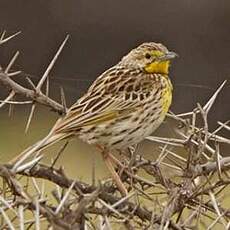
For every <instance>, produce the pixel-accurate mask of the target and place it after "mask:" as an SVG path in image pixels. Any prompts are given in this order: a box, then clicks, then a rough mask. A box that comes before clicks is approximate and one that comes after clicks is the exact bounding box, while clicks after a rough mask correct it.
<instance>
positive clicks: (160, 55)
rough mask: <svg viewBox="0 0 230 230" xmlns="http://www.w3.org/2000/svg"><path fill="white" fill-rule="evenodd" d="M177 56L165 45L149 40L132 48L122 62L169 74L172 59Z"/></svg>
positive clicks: (144, 69)
mask: <svg viewBox="0 0 230 230" xmlns="http://www.w3.org/2000/svg"><path fill="white" fill-rule="evenodd" d="M176 56H177V54H176V53H174V52H171V51H168V49H167V48H166V47H165V46H164V45H162V44H160V43H154V42H148V43H143V44H141V45H140V46H138V47H137V48H135V49H133V50H131V51H130V52H129V53H128V54H127V55H126V56H124V57H123V58H122V60H121V62H120V63H121V64H124V65H129V66H130V67H133V68H141V69H143V71H145V72H147V73H159V74H168V70H169V66H170V61H171V59H173V58H175V57H176Z"/></svg>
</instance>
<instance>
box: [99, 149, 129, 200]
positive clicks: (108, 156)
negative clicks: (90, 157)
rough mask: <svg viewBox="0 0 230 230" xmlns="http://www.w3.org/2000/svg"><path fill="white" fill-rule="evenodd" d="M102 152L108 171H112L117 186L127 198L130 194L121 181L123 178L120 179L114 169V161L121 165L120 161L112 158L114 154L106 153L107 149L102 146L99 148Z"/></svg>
mask: <svg viewBox="0 0 230 230" xmlns="http://www.w3.org/2000/svg"><path fill="white" fill-rule="evenodd" d="M98 147H99V148H100V149H101V150H102V151H101V153H102V157H103V159H104V161H105V164H106V166H107V168H108V170H109V171H110V174H111V176H112V178H113V180H114V182H115V183H116V185H117V188H118V189H119V191H120V192H121V194H122V195H123V196H127V194H128V192H127V190H126V188H125V186H124V184H123V183H122V181H121V178H120V177H119V175H118V174H117V172H116V170H115V169H114V167H113V164H112V161H113V162H115V163H117V164H118V162H119V165H120V164H121V162H120V161H118V160H117V159H116V158H115V157H113V156H112V154H110V153H109V152H107V151H106V149H103V148H102V147H101V146H98Z"/></svg>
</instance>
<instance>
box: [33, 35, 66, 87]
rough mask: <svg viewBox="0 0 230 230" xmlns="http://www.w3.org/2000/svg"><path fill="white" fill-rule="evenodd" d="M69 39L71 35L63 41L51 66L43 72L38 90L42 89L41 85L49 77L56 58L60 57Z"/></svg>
mask: <svg viewBox="0 0 230 230" xmlns="http://www.w3.org/2000/svg"><path fill="white" fill-rule="evenodd" d="M68 39H69V35H67V36H66V38H65V40H64V41H63V42H62V44H61V46H60V47H59V49H58V51H57V53H56V54H55V56H54V58H53V59H52V61H51V62H50V64H49V66H48V67H47V69H46V71H45V73H44V74H43V76H42V78H41V80H40V81H39V82H38V85H37V87H36V89H37V90H38V91H40V90H41V87H42V85H43V83H44V82H45V80H46V78H47V77H48V74H49V73H50V71H51V69H52V68H53V66H54V64H55V62H56V60H57V59H58V56H59V55H60V53H61V51H62V49H63V48H64V46H65V44H66V42H67V40H68Z"/></svg>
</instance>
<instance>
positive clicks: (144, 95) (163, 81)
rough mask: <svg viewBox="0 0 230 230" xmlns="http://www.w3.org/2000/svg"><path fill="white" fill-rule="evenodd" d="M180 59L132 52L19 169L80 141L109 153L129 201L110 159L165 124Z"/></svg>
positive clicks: (147, 48)
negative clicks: (63, 143)
mask: <svg viewBox="0 0 230 230" xmlns="http://www.w3.org/2000/svg"><path fill="white" fill-rule="evenodd" d="M175 57H176V54H175V53H174V52H169V51H168V49H167V48H166V47H165V46H164V45H162V44H160V43H154V42H149V43H143V44H141V45H140V46H138V47H137V48H135V49H133V50H131V51H130V52H129V53H128V54H127V55H125V56H124V57H123V58H122V59H121V61H120V62H119V63H118V64H116V65H115V66H113V67H111V68H110V69H108V70H106V71H105V72H104V73H102V74H101V75H100V76H99V77H98V78H97V79H96V80H95V81H94V82H93V84H92V85H91V86H90V87H89V89H88V91H87V92H86V93H85V95H84V96H83V97H81V98H80V99H78V100H77V102H76V103H75V104H73V105H72V106H71V107H70V108H69V109H68V111H67V113H66V114H65V115H64V116H63V117H61V118H60V119H59V120H58V121H57V122H56V124H55V125H54V126H53V128H52V129H51V131H50V133H49V134H48V135H47V136H46V137H45V138H44V139H43V140H41V141H39V142H37V143H36V144H35V145H33V146H31V147H29V148H28V149H26V150H25V151H24V152H22V153H21V154H20V155H19V156H18V157H17V158H16V159H14V160H13V161H12V162H13V163H14V167H15V168H16V167H18V166H19V165H20V164H21V163H22V162H24V161H25V160H26V159H28V157H30V156H31V155H32V154H34V153H38V152H40V151H41V150H43V149H45V148H46V147H48V146H50V145H52V144H54V143H56V142H57V141H60V140H62V139H66V138H70V137H74V136H76V137H78V138H80V139H82V140H83V141H85V142H87V143H89V144H96V145H97V146H100V147H101V149H104V151H103V153H104V156H105V157H104V159H105V162H106V164H107V166H108V168H109V170H110V171H111V173H112V176H113V179H114V180H115V182H116V184H117V186H118V188H119V189H120V191H121V193H122V194H123V195H125V194H126V190H125V188H124V185H123V184H122V183H121V181H120V178H119V177H118V175H117V174H116V171H115V170H114V168H113V165H112V162H111V161H112V160H111V157H106V154H105V153H106V152H107V153H109V150H111V149H118V150H121V149H125V148H127V147H129V146H131V145H133V144H137V143H139V142H141V141H142V140H143V139H144V138H145V137H146V136H148V135H150V134H151V133H152V132H153V131H154V130H156V128H157V127H158V126H159V125H160V124H161V123H162V122H163V120H164V118H165V115H166V113H167V112H168V109H169V107H170V104H171V101H172V89H173V87H172V84H171V81H170V79H169V77H168V74H169V67H170V61H171V59H173V58H175ZM107 156H109V155H107Z"/></svg>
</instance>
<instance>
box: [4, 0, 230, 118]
mask: <svg viewBox="0 0 230 230" xmlns="http://www.w3.org/2000/svg"><path fill="white" fill-rule="evenodd" d="M0 29H1V30H3V29H6V30H7V32H9V33H13V32H16V31H18V30H21V31H22V34H21V35H20V36H19V37H18V38H17V39H15V40H14V41H11V42H10V43H8V44H7V45H6V46H4V47H3V48H2V47H1V50H0V51H1V52H0V63H2V64H3V63H6V62H7V61H8V60H9V57H10V55H12V54H13V51H14V50H20V51H21V57H20V58H19V60H18V62H17V63H18V67H20V69H22V70H25V71H26V72H28V73H30V74H34V75H38V76H39V75H41V74H42V72H43V71H44V69H45V67H46V66H47V64H48V61H49V60H50V59H51V57H52V55H53V54H54V52H55V51H56V49H57V47H58V45H59V44H60V43H61V41H62V40H63V39H64V37H65V35H66V34H67V33H69V34H70V35H71V39H70V40H69V42H68V44H67V46H66V47H65V49H64V52H63V53H62V56H61V58H60V59H59V61H58V62H57V64H56V67H55V69H54V70H53V72H52V75H53V76H54V77H53V78H54V82H57V81H58V77H59V78H60V77H61V78H65V79H67V80H66V81H65V80H63V81H62V80H59V83H60V84H63V85H64V86H65V88H66V90H67V91H68V92H70V93H69V95H70V96H71V97H73V100H74V98H77V97H79V96H80V95H81V93H82V92H83V90H85V89H86V87H87V86H88V85H89V84H90V82H91V81H92V80H93V79H95V78H96V77H97V76H98V74H100V73H101V72H102V71H104V70H105V69H106V68H108V67H110V66H111V65H113V64H115V63H116V62H117V61H118V60H119V59H120V57H121V56H123V55H124V54H125V53H126V52H127V51H128V50H129V49H131V48H133V47H135V46H136V45H138V44H139V43H142V42H144V41H160V42H163V43H164V44H166V45H167V46H168V47H169V49H171V50H174V51H176V52H177V53H178V54H179V55H180V58H179V59H178V60H176V62H175V63H174V65H173V68H172V71H171V77H172V81H173V82H174V85H175V91H174V103H173V107H172V109H173V111H175V112H183V111H187V110H189V109H192V108H193V106H194V105H195V104H196V103H197V102H200V103H204V102H205V100H206V99H207V98H208V97H209V96H210V95H211V94H212V93H213V92H214V90H215V89H216V88H217V86H218V85H219V84H221V82H222V81H223V80H224V79H230V64H229V63H230V2H229V1H227V0H225V1H224V0H211V1H210V0H203V1H193V0H174V1H169V0H161V1H156V0H145V1H139V0H126V1H123V0H117V1H111V0H100V1H91V0H78V1H76V0H68V1H60V0H55V1H54V0H53V1H52V0H49V1H45V0H44V1H41V0H40V1H31V0H27V1H25V0H24V1H19V0H18V1H16V0H14V1H3V0H1V1H0ZM69 78H74V79H76V81H70V79H69ZM229 90H230V89H229V84H228V86H227V87H225V90H224V91H223V93H222V94H221V96H220V97H219V99H218V101H217V104H216V106H215V113H212V114H211V115H212V116H215V119H217V120H219V119H220V120H226V119H228V118H229V113H230V105H229V96H230V93H229ZM69 102H70V103H71V102H72V100H70V101H69Z"/></svg>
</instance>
